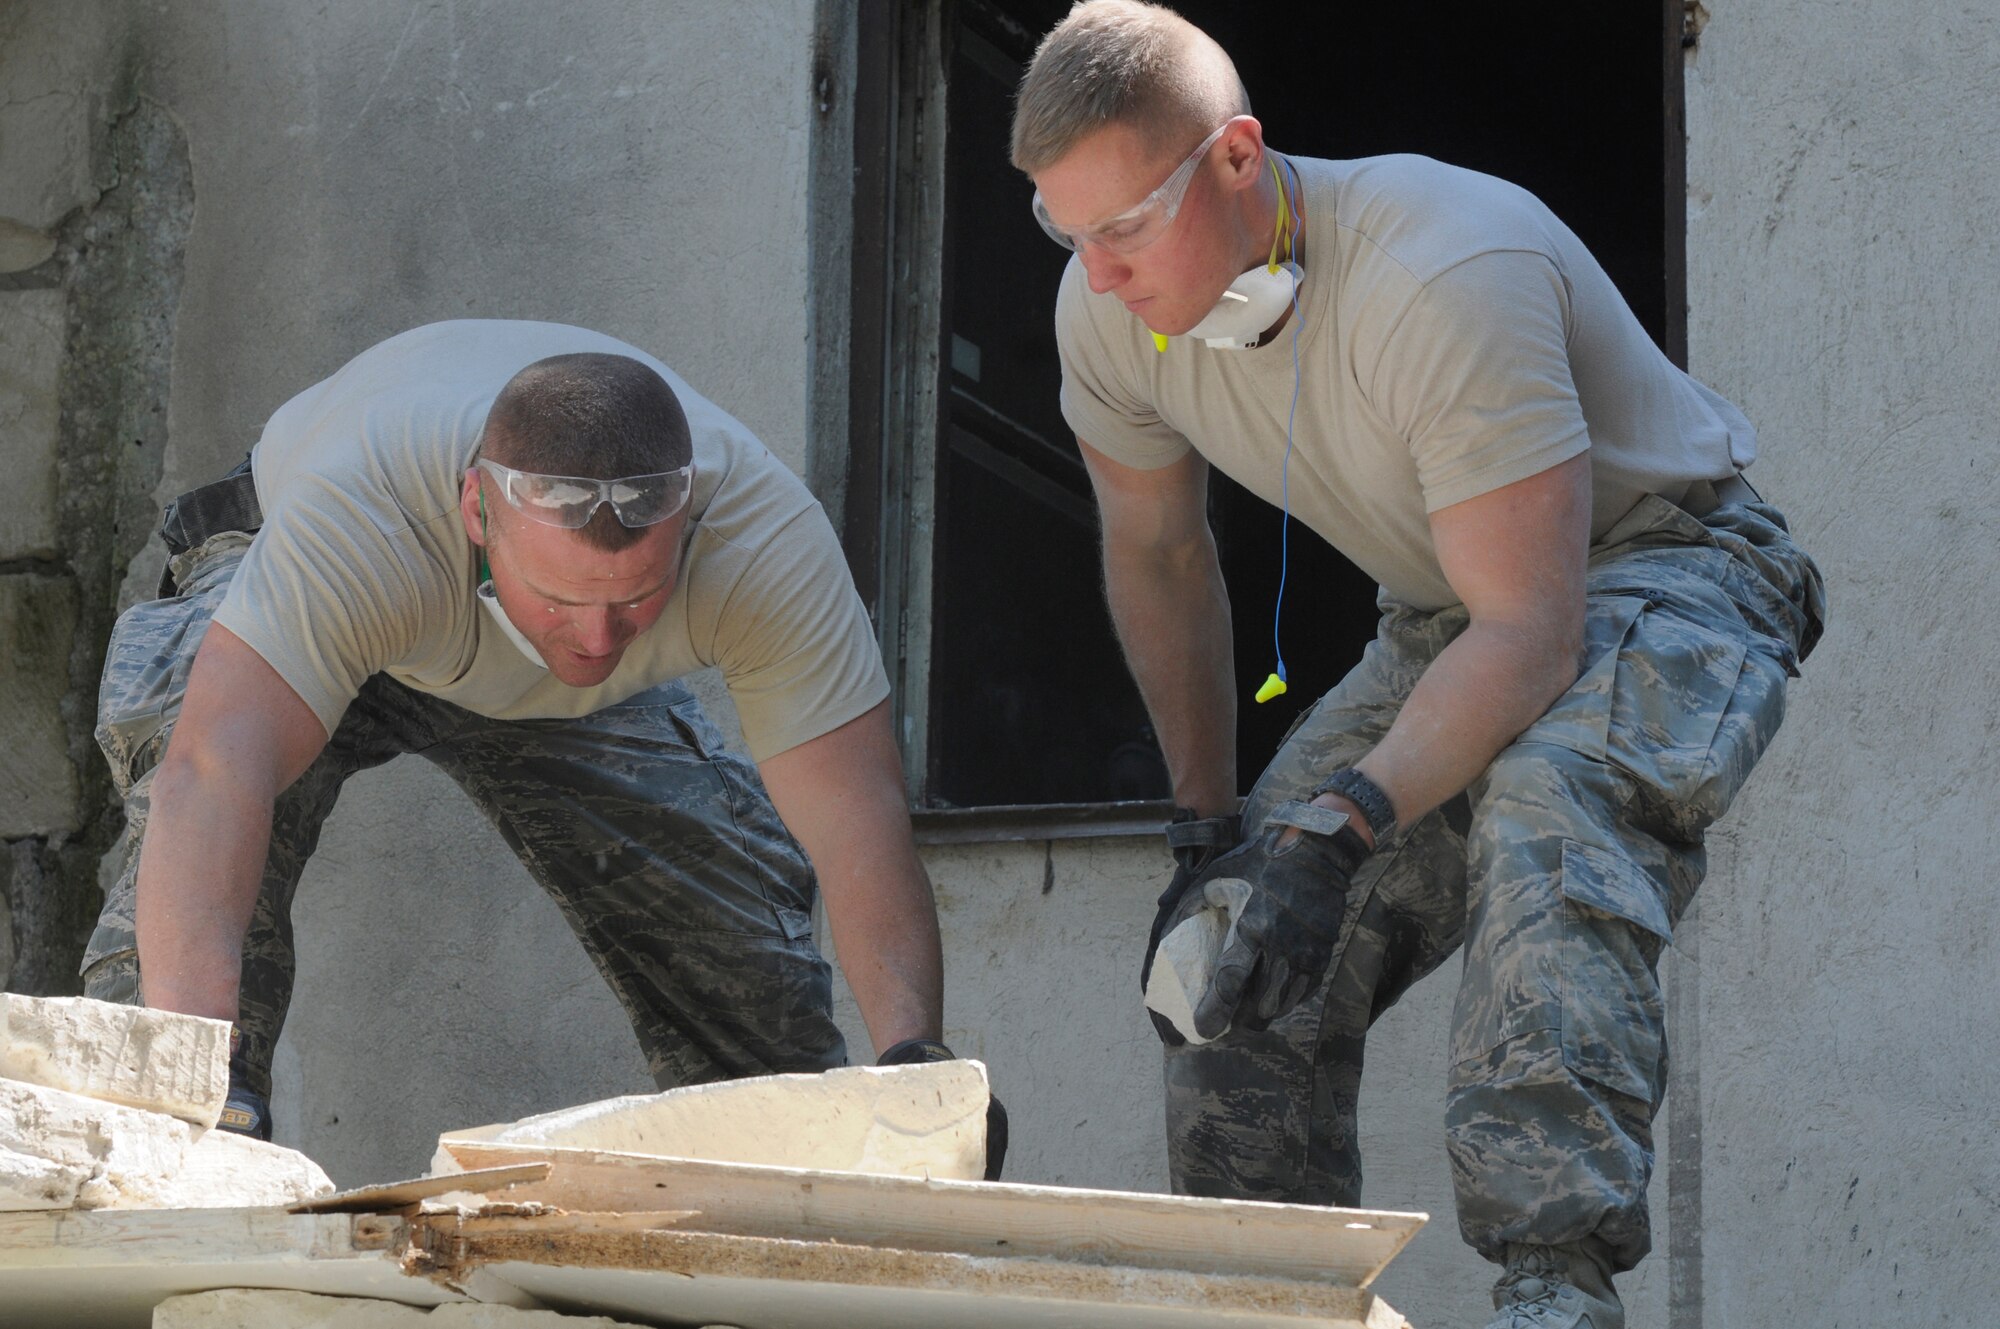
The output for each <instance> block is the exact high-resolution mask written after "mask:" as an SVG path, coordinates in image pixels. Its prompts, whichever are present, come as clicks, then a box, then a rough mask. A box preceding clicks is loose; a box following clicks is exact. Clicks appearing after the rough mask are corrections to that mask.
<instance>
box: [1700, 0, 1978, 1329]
mask: <svg viewBox="0 0 2000 1329" xmlns="http://www.w3.org/2000/svg"><path fill="white" fill-rule="evenodd" d="M1704 13H1705V14H1706V15H1707V24H1706V27H1705V29H1704V30H1703V32H1702V33H1701V37H1700V41H1699V44H1698V45H1697V47H1696V48H1695V50H1694V51H1693V53H1692V55H1691V58H1690V60H1689V63H1688V137H1689V145H1688V192H1689V198H1688V259H1689V263H1688V267H1689V274H1688V304H1689V319H1688V343H1689V352H1690V356H1691V359H1692V361H1693V365H1694V369H1695V371H1696V372H1697V373H1699V374H1701V375H1703V376H1704V377H1706V378H1708V379H1709V380H1710V381H1711V382H1713V383H1714V384H1715V385H1716V386H1717V387H1718V388H1720V389H1721V390H1722V391H1724V392H1726V393H1728V394H1729V395H1730V396H1732V397H1734V398H1735V399H1736V400H1738V401H1740V402H1741V403H1742V404H1743V406H1744V407H1745V408H1746V409H1747V410H1748V411H1749V413H1750V417H1751V419H1753V420H1755V421H1756V422H1757V423H1758V426H1759V428H1760V429H1761V431H1762V446H1763V460H1761V461H1760V462H1759V463H1758V466H1757V470H1756V478H1757V479H1758V480H1759V482H1760V483H1762V484H1763V485H1764V486H1765V488H1766V489H1767V490H1768V491H1769V492H1770V493H1771V495H1772V496H1773V497H1774V498H1775V499H1776V500H1777V501H1778V502H1779V503H1780V504H1782V505H1783V506H1784V508H1785V509H1786V511H1787V512H1788V513H1790V514H1791V517H1792V519H1793V522H1794V524H1795V526H1796V527H1797V529H1798V530H1799V531H1800V533H1801V534H1802V535H1803V537H1804V539H1805V541H1806V543H1807V544H1808V546H1809V547H1810V548H1811V549H1813V550H1814V551H1815V553H1816V554H1817V556H1818V558H1819V559H1820V561H1821V563H1822V565H1823V566H1824V568H1825V570H1826V573H1827V580H1828V583H1829V587H1830V591H1831V599H1832V623H1831V625H1830V627H1829V629H1828V632H1827V636H1826V641H1825V644H1824V645H1823V646H1821V648H1820V650H1819V652H1818V654H1816V655H1815V656H1814V657H1813V658H1812V660H1811V661H1809V662H1808V663H1807V665H1806V674H1805V678H1804V679H1803V680H1801V682H1800V684H1799V686H1798V688H1797V690H1796V692H1795V694H1794V696H1793V703H1792V713H1791V717H1790V719H1789V721H1788V722H1787V725H1786V729H1785V731H1784V732H1783V733H1782V734H1780V735H1779V738H1778V742H1777V744H1776V746H1775V748H1774V750H1773V751H1772V752H1771V753H1770V755H1769V757H1768V758H1767V759H1766V762H1765V765H1764V769H1762V770H1761V771H1759V772H1758V774H1757V777H1756V779H1755V781H1754V782H1753V783H1752V785H1751V787H1750V789H1749V791H1748V794H1747V795H1746V797H1745V799H1744V803H1743V806H1742V808H1741V810H1740V813H1739V814H1738V815H1737V816H1736V817H1735V818H1734V819H1733V820H1732V821H1731V822H1730V823H1728V824H1727V826H1726V827H1725V828H1724V831H1723V834H1722V835H1721V836H1720V837H1718V840H1719V842H1718V843H1717V844H1716V846H1715V851H1714V853H1713V855H1712V870H1711V879H1710V882H1709V885H1708V886H1707V888H1706V889H1705V892H1704V895H1703V898H1702V901H1701V905H1700V922H1699V939H1698V940H1699V947H1698V951H1699V961H1698V963H1697V964H1696V965H1695V966H1693V971H1694V973H1695V975H1696V978H1697V982H1698V986H1699V1000H1698V1001H1697V1002H1696V1003H1694V1004H1693V1006H1692V1007H1691V1009H1690V1010H1689V1011H1688V1013H1689V1014H1692V1015H1694V1016H1695V1017H1696V1020H1695V1027H1696V1028H1697V1030H1698V1041H1699V1047H1700V1052H1699V1058H1698V1077H1696V1078H1693V1079H1690V1078H1687V1077H1683V1078H1682V1079H1681V1080H1678V1081H1677V1082H1676V1088H1675V1092H1676V1093H1678V1094H1684V1096H1686V1097H1688V1098H1690V1099H1693V1100H1696V1101H1698V1104H1699V1118H1700V1127H1701V1131H1700V1141H1699V1143H1700V1151H1701V1152H1700V1158H1699V1160H1698V1162H1699V1170H1698V1176H1699V1179H1700V1186H1699V1192H1698V1195H1697V1196H1696V1197H1694V1198H1696V1199H1698V1201H1699V1231H1700V1243H1699V1247H1698V1248H1697V1249H1696V1250H1694V1251H1691V1252H1689V1255H1690V1256H1692V1257H1693V1258H1692V1259H1691V1260H1689V1261H1685V1262H1684V1263H1685V1264H1686V1265H1687V1268H1688V1270H1689V1273H1690V1275H1691V1282H1692V1286H1691V1287H1690V1288H1689V1289H1688V1290H1687V1291H1688V1296H1687V1298H1686V1304H1687V1305H1688V1306H1689V1308H1690V1311H1689V1314H1688V1316H1687V1317H1686V1318H1684V1319H1683V1320H1681V1321H1680V1322H1678V1324H1677V1329H1700V1326H1703V1325H1706V1326H1708V1329H1720V1327H1721V1326H1731V1329H1735V1327H1737V1326H1752V1327H1753V1329H1766V1327H1768V1329H1779V1327H1780V1326H1789V1325H1795V1324H1821V1325H1831V1324H1857V1325H1858V1324H1927V1325H1930V1324H1935V1325H1963V1326H1974V1325H1980V1326H1984V1325H1990V1324H1993V1323H1995V1322H1996V1319H2000V1313H1996V1310H1995V1303H1994V1291H1995V1288H1996V1286H2000V1283H1996V1280H1995V1277H1994V1274H1993V1268H1992V1252H1993V1251H1994V1250H1995V1249H2000V1132H1996V1131H1995V1130H1994V1128H1993V1120H1994V1104H1995V1103H1996V1102H2000V1058H1996V1057H1995V1056H1994V1048H1995V1034H1994V1030H1995V1029H1996V1028H2000V978H1996V974H2000V903H1996V900H2000V891H1996V882H2000V872H1996V868H1995V864H1996V862H2000V829H1996V827H2000V820H1996V816H1995V813H1996V809H2000V795H1996V792H1995V786H1996V776H2000V746H1996V735H2000V666H1996V664H1995V660H1996V658H2000V629H1996V628H1995V626H1994V616H1993V614H1992V613H1991V612H1990V610H1989V608H1988V606H1989V605H1991V604H1992V603H1993V601H1994V599H1995V597H1996V595H2000V354H1997V353H1996V351H1995V347H1996V346H2000V229H1996V227H1995V224H1994V221H1993V219H1994V217H1995V216H1996V215H2000V152H1996V151H1995V148H1994V145H1995V143H1996V142H2000V82H1996V80H1995V79H1994V71H1995V70H1996V69H2000V10H1996V9H1995V7H1994V6H1993V5H1992V4H1990V3H1987V2H1986V0H1940V2H1938V3H1925V4H1921V5H1917V6H1914V7H1911V8H1909V9H1906V10H1899V11H1897V14H1896V17H1895V18H1894V19H1893V20H1892V21H1886V22H1885V21H1882V20H1884V19H1885V18H1887V17H1888V15H1887V13H1886V11H1882V10H1879V9H1876V8H1874V7H1871V6H1849V5H1825V4H1813V3H1806V2H1805V0H1770V2H1769V3H1764V4H1756V5H1751V4H1731V3H1715V2H1714V0H1710V5H1709V9H1708V10H1707V11H1704Z"/></svg>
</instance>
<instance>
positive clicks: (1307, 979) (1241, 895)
mask: <svg viewBox="0 0 2000 1329" xmlns="http://www.w3.org/2000/svg"><path fill="white" fill-rule="evenodd" d="M1290 827H1297V828H1298V829H1299V830H1300V832H1301V834H1300V835H1299V836H1298V838H1297V839H1295V840H1294V841H1293V842H1292V843H1291V844H1289V845H1287V846H1286V847H1285V848H1283V849H1279V848H1278V847H1277V844H1278V841H1279V839H1280V838H1281V837H1282V836H1283V835H1284V834H1285V832H1286V830H1287V829H1288V828H1290ZM1369 852H1370V851H1369V848H1368V842H1367V841H1365V840H1363V839H1362V838H1361V836H1360V835H1359V834H1357V833H1356V832H1355V831H1354V829H1353V828H1352V827H1350V826H1349V825H1348V824H1347V817H1346V815H1345V814H1343V813H1339V812H1335V811H1333V810H1332V809H1331V808H1323V807H1318V806H1316V805H1314V804H1311V803H1298V802H1292V803H1281V804H1279V805H1278V806H1277V807H1276V808H1275V809H1273V810H1272V812H1271V813H1270V815H1269V816H1267V817H1266V818H1265V819H1264V825H1263V828H1262V830H1261V832H1260V833H1259V835H1258V836H1257V838H1256V839H1254V840H1251V841H1249V842H1248V843H1246V844H1244V845H1242V846H1241V847H1239V848H1237V849H1234V850H1231V851H1230V852H1229V853H1226V854H1222V855H1220V856H1218V857H1217V858H1215V859H1213V860H1212V861H1211V862H1210V863H1209V864H1208V866H1207V867H1206V868H1205V869H1203V871H1202V872H1201V873H1200V874H1199V875H1198V876H1197V877H1196V878H1195V879H1194V881H1192V882H1191V883H1189V887H1188V889H1187V890H1186V891H1184V892H1183V893H1182V895H1181V898H1180V900H1179V902H1178V903H1177V904H1176V905H1175V906H1174V908H1173V909H1172V910H1171V911H1167V912H1165V913H1163V915H1162V922H1161V923H1158V924H1155V931H1156V932H1157V933H1158V935H1160V936H1165V935H1166V934H1167V933H1168V932H1171V931H1173V929H1174V928H1176V927H1179V926H1180V924H1181V923H1182V922H1183V921H1184V920H1186V919H1188V918H1191V917H1193V916H1194V915H1195V914H1196V913H1198V912H1200V911H1201V910H1203V909H1207V908H1219V909H1226V910H1228V912H1229V915H1230V929H1229V934H1228V936H1227V937H1226V939H1225V940H1224V943H1223V947H1222V953H1221V954H1220V955H1219V956H1218V957H1217V959H1216V964H1215V973H1214V975H1213V977H1212V978H1211V980H1210V982H1209V985H1208V987H1207V989H1206V990H1205V991H1204V992H1203V993H1202V994H1201V996H1200V997H1199V998H1198V999H1197V1000H1196V1002H1195V1007H1194V1027H1195V1032H1196V1033H1198V1034H1200V1035H1201V1036H1202V1037H1203V1038H1220V1037H1221V1036H1222V1035H1223V1034H1225V1033H1227V1032H1229V1031H1230V1030H1231V1029H1251V1030H1262V1029H1268V1028H1269V1027H1270V1025H1271V1022H1272V1021H1273V1020H1275V1019H1277V1018H1278V1017H1279V1016H1281V1015H1283V1014H1285V1013H1286V1012H1287V1011H1289V1010H1291V1009H1292V1008H1293V1007H1294V1006H1297V1005H1298V1004H1299V1003H1300V1002H1301V1001H1304V1000H1305V999H1306V997H1307V995H1308V994H1310V993H1311V992H1312V990H1313V989H1314V988H1315V987H1317V986H1319V982H1320V980H1321V979H1322V978H1324V977H1325V976H1326V967H1327V965H1328V964H1329V963H1330V962H1331V961H1332V959H1333V943H1334V940H1335V938H1336V937H1337V936H1338V934H1339V932H1340V920H1341V916H1342V915H1343V914H1344V913H1345V912H1346V910H1347V891H1348V887H1349V885H1350V884H1351V883H1352V881H1353V878H1354V871H1355V869H1356V868H1358V867H1360V866H1361V861H1362V860H1363V859H1365V858H1367V857H1368V854H1369ZM1153 1021H1154V1024H1155V1025H1162V1024H1164V1025H1166V1026H1167V1029H1168V1030H1169V1031H1171V1030H1172V1028H1173V1027H1172V1025H1171V1024H1170V1023H1169V1022H1167V1021H1166V1019H1165V1017H1163V1016H1160V1015H1158V1014H1155V1015H1154V1017H1153ZM1164 1036H1165V1035H1164V1034H1163V1035H1162V1037H1164ZM1181 1041H1183V1040H1182V1039H1181V1037H1180V1035H1179V1033H1178V1031H1174V1036H1173V1038H1172V1039H1171V1040H1170V1042H1171V1043H1179V1042H1181Z"/></svg>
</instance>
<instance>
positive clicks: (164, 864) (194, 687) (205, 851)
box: [135, 623, 327, 1020]
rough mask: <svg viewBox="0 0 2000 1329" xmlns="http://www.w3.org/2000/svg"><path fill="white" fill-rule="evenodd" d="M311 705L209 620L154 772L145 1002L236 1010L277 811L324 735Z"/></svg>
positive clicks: (190, 1010) (188, 1009) (144, 853)
mask: <svg viewBox="0 0 2000 1329" xmlns="http://www.w3.org/2000/svg"><path fill="white" fill-rule="evenodd" d="M326 739H327V734H326V730H325V729H324V728H322V727H321V725H320V722H319V717H317V716H316V715H314V714H313V711H312V708H311V707H309V706H307V705H306V703H305V701H304V700H303V699H302V698H301V697H300V696H299V694H298V693H296V692H294V691H293V690H292V688H291V685H290V684H288V683H286V682H285V680H284V679H282V678H280V677H279V676H278V672H277V671H276V670H274V669H272V668H271V666H270V665H269V664H267V663H266V662H265V660H264V658H263V657H262V656H260V655H258V654H257V652H256V651H254V650H252V649H251V648H250V647H249V646H247V645H245V644H244V642H243V640H242V638H240V637H238V636H236V635H235V634H234V633H232V632H231V631H229V629H227V628H225V627H223V626H222V625H221V624H219V623H215V624H211V625H210V626H209V629H208V634H207V636H206V637H204V638H203V640H202V644H201V649H200V650H199V651H198V652H196V654H195V658H194V665H193V667H192V668H191V669H190V670H189V672H188V685H187V695H186V696H185V697H184V698H183V699H182V702H181V709H180V716H179V718H178V719H177V720H176V721H175V723H174V731H173V734H172V736H171V737H170V738H169V739H168V741H167V750H166V754H165V756H163V757H162V758H161V761H160V767H159V770H158V771H157V773H155V775H154V777H153V796H152V811H151V814H150V816H149V818H148V822H147V826H146V839H145V844H144V846H143V848H142V849H141V850H140V855H139V878H138V904H137V915H138V917H137V919H136V920H135V922H136V928H137V932H138V942H139V972H140V979H141V983H142V985H143V988H144V991H145V998H146V1004H147V1005H149V1006H155V1007H160V1008H162V1009H165V1010H172V1011H182V1012H185V1013H187V1014H189V1015H206V1016H210V1017H213V1018H215V1019H219V1020H234V1019H235V1018H236V1000H237V990H236V989H237V982H238V980H239V978H240V977H241V973H242V964H243V938H244V935H245V934H246V933H247V932H248V931H249V929H250V918H251V913H252V911H253V910H254V909H255V907H256V904H257V892H258V890H259V889H260V888H261V887H262V885H263V881H264V860H265V858H266V856H267V855H268V854H269V852H270V847H271V810H272V807H273V805H274V804H275V803H276V802H277V799H278V795H279V794H281V793H283V792H284V791H285V790H286V789H287V788H288V787H290V785H291V783H292V782H293V781H294V780H296V779H298V778H299V776H300V775H302V774H303V773H304V772H305V769H306V767H308V766H309V765H311V764H312V761H313V758H315V757H317V756H318V755H319V753H320V750H321V749H322V748H324V747H325V746H326Z"/></svg>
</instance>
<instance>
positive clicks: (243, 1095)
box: [215, 1053, 271, 1141]
mask: <svg viewBox="0 0 2000 1329" xmlns="http://www.w3.org/2000/svg"><path fill="white" fill-rule="evenodd" d="M239 1057H240V1054H236V1053H232V1054H231V1055H230V1058H229V1096H228V1097H227V1098H225V1099H223V1100H222V1115H221V1116H220V1117H219V1118H217V1119H216V1123H215V1128H216V1129H217V1130H221V1131H232V1132H234V1133H235V1134H237V1135H248V1136H250V1137H252V1138H253V1139H258V1140H264V1141H269V1140H270V1138H271V1105H270V1103H269V1102H267V1101H266V1100H265V1098H264V1095H262V1094H260V1093H258V1092H257V1091H256V1090H255V1089H252V1088H251V1087H250V1072H249V1070H248V1068H247V1067H245V1066H244V1064H243V1062H242V1061H241V1060H240V1059H239Z"/></svg>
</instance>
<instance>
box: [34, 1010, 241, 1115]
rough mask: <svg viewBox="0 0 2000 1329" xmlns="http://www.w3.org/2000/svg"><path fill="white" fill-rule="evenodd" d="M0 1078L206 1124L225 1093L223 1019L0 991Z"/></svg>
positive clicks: (226, 1065) (226, 1026)
mask: <svg viewBox="0 0 2000 1329" xmlns="http://www.w3.org/2000/svg"><path fill="white" fill-rule="evenodd" d="M0 1077H4V1078H6V1079H9V1080H21V1081H25V1082H27V1083H29V1084H39V1085H46V1086H47V1087H49V1088H51V1089H61V1090H63V1091H64V1092H66V1093H72V1094H81V1095H83V1096H85V1097H87V1098H99V1099H103V1100H104V1101H106V1102H109V1103H119V1104H123V1105H124V1106H126V1107H135V1108H144V1109H146V1110H147V1111H151V1112H165V1113H167V1114H169V1115H171V1116H175V1117H179V1118H180V1119H181V1120H183V1121H187V1122H192V1123H193V1124H194V1125H196V1126H199V1127H201V1128H202V1129H203V1130H207V1129H208V1128H209V1127H211V1126H213V1125H215V1119H216V1116H217V1115H218V1114H219V1113H220V1112H221V1111H222V1100H223V1099H224V1098H225V1097H226V1096H227V1095H228V1093H229V1022H228V1021H226V1020H207V1019H203V1018H202V1017H201V1016H198V1015H180V1014H177V1013H175V1012H173V1011H156V1010H149V1009H147V1008H145V1007H141V1006H120V1005H116V1004H114V1003H112V1002H108V1001H93V1000H91V999H90V998H89V997H23V996H20V995H18V994H15V993H11V992H9V993H0Z"/></svg>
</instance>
